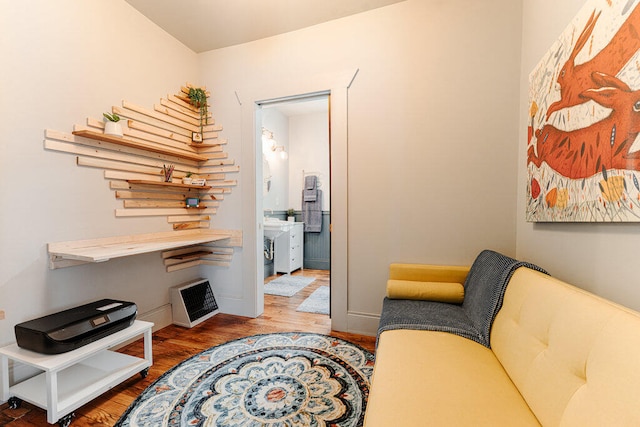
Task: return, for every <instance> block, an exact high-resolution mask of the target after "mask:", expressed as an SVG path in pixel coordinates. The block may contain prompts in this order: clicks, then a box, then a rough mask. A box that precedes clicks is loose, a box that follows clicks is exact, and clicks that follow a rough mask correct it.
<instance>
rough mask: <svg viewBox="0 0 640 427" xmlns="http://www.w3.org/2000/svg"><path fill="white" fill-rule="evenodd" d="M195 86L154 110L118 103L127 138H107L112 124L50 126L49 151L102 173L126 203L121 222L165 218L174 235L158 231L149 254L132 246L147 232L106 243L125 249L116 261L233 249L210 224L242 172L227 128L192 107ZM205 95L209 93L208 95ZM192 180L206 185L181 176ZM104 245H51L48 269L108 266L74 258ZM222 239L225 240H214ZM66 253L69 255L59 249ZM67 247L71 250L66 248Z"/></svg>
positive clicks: (117, 114)
mask: <svg viewBox="0 0 640 427" xmlns="http://www.w3.org/2000/svg"><path fill="white" fill-rule="evenodd" d="M192 89H199V88H197V87H195V86H193V85H190V84H187V85H186V86H184V87H181V88H180V91H179V93H178V94H176V95H169V96H167V97H166V98H161V99H160V102H159V104H156V105H154V106H153V108H152V109H149V108H145V107H142V106H139V105H136V104H133V103H131V102H129V101H126V100H124V101H122V106H113V107H112V109H111V113H105V117H106V116H107V114H109V116H111V117H112V118H113V117H118V118H119V121H120V122H123V121H124V122H125V123H126V125H127V126H123V135H122V136H114V135H109V134H107V133H105V125H106V123H105V122H104V121H103V120H99V119H95V118H87V121H86V124H85V125H78V124H76V125H75V126H74V128H73V131H72V132H71V133H67V132H61V131H56V130H52V129H47V130H46V132H45V140H44V148H45V149H46V150H51V151H58V152H63V153H68V154H72V155H74V156H76V163H77V165H78V166H82V167H89V168H98V169H102V170H104V178H105V179H106V180H107V181H108V183H109V188H110V189H111V190H112V191H113V193H114V196H115V198H116V199H117V200H118V201H122V207H121V208H116V209H115V216H116V217H117V218H129V217H158V216H164V217H166V218H167V224H168V227H169V228H170V229H171V230H173V232H167V233H164V232H159V233H153V235H154V236H155V237H154V238H152V239H151V241H153V242H154V243H147V244H145V245H143V247H144V248H145V249H144V250H143V252H136V250H133V251H129V250H128V249H127V248H126V246H127V245H128V244H132V243H133V244H134V248H137V247H138V246H139V242H141V241H147V238H148V236H149V235H138V236H136V235H133V236H119V237H113V238H108V239H107V244H108V245H112V244H116V246H117V242H121V244H122V245H123V246H121V247H120V248H119V249H117V250H116V251H115V254H116V255H111V256H110V257H111V258H113V257H117V256H126V255H127V254H130V255H134V254H135V253H144V252H153V251H162V250H167V249H176V248H179V247H181V246H190V245H193V244H202V243H208V244H215V245H223V246H228V245H227V243H226V242H224V239H219V238H217V237H216V238H215V239H213V240H210V239H209V238H210V237H211V236H210V234H212V233H213V234H216V236H220V235H221V234H224V233H220V232H219V231H218V230H211V229H210V226H211V224H210V221H211V216H212V215H215V214H216V212H217V209H218V208H219V207H220V204H221V203H222V202H223V201H224V196H225V194H229V193H230V192H231V191H232V188H233V187H235V186H236V185H237V180H235V179H229V178H228V176H227V174H233V173H237V172H239V171H240V167H239V166H237V165H236V164H235V161H234V160H233V159H229V156H228V154H227V153H226V152H225V149H224V147H225V146H226V145H227V141H226V140H225V139H221V138H219V132H220V131H222V126H220V125H218V124H216V123H215V120H214V119H213V117H212V116H211V113H210V112H209V111H208V110H207V109H205V110H204V111H202V110H201V108H200V106H199V107H196V106H194V105H192V103H191V102H190V100H189V96H188V94H189V92H190V91H191V90H192ZM205 94H206V96H208V93H207V92H206V91H205ZM205 99H206V98H205ZM108 120H109V119H108ZM203 120H204V121H203ZM194 132H196V133H200V135H201V137H202V142H200V143H194V142H193V140H192V135H193V133H194ZM192 175H194V176H197V177H198V179H200V180H201V181H197V182H194V184H195V183H200V182H202V183H205V185H192V184H185V183H183V178H186V177H191V176H192ZM184 182H189V181H188V179H187V180H186V181H184ZM191 198H197V199H198V200H199V202H198V206H197V207H193V206H189V205H188V204H187V203H186V200H187V199H191ZM185 231H189V232H192V233H193V232H199V231H200V232H201V234H202V235H201V236H199V238H197V239H196V241H193V242H192V241H190V240H189V239H187V241H185V242H182V238H183V237H184V235H182V234H181V233H183V232H185ZM172 233H177V234H175V236H174V235H173V234H172ZM160 236H161V237H160ZM240 236H241V232H240ZM174 237H175V238H174ZM203 239H204V240H203ZM208 239H209V240H208ZM102 240H103V239H88V240H82V241H78V242H76V243H77V245H73V242H63V243H50V244H49V255H50V263H49V265H50V267H51V268H61V267H68V266H72V265H76V264H79V263H85V262H100V261H103V260H105V259H100V261H98V260H94V259H92V257H91V256H90V257H88V259H86V258H85V257H84V255H80V256H79V257H76V255H77V254H76V253H75V252H74V251H75V250H77V249H78V247H81V246H83V245H84V244H85V243H86V242H89V243H88V244H87V245H88V246H92V243H91V242H95V244H99V243H97V242H100V241H102ZM218 240H223V241H221V242H218V243H212V242H215V241H218ZM234 241H235V246H238V243H239V245H240V246H241V244H242V239H241V237H240V239H239V241H238V240H237V239H236V240H234ZM165 243H166V245H165ZM74 246H77V247H74ZM231 246H232V247H233V245H231ZM232 247H231V248H232ZM60 248H64V250H62V251H59V250H58V249H60ZM69 248H72V249H73V251H67V249H69ZM98 258H100V257H98Z"/></svg>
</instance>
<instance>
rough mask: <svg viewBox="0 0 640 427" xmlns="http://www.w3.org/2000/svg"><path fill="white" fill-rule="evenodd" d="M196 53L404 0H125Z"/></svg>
mask: <svg viewBox="0 0 640 427" xmlns="http://www.w3.org/2000/svg"><path fill="white" fill-rule="evenodd" d="M125 1H126V2H127V3H129V4H130V5H131V6H133V7H134V8H135V9H137V10H138V11H139V12H140V13H142V14H143V15H144V16H146V17H147V18H149V19H150V20H151V21H153V22H154V23H155V24H156V25H158V26H159V27H161V28H162V29H164V30H165V31H167V32H168V33H169V34H171V35H172V36H173V37H175V38H176V39H178V40H179V41H181V42H182V43H183V44H184V45H186V46H187V47H189V48H190V49H191V50H193V51H194V52H196V53H200V52H206V51H208V50H213V49H219V48H222V47H228V46H233V45H236V44H241V43H247V42H250V41H254V40H259V39H262V38H265V37H271V36H275V35H278V34H283V33H286V32H289V31H295V30H299V29H301V28H306V27H310V26H312V25H317V24H321V23H323V22H327V21H331V20H334V19H338V18H343V17H345V16H349V15H354V14H357V13H361V12H365V11H368V10H372V9H377V8H379V7H383V6H387V5H390V4H393V3H399V2H400V1H404V0H268V1H267V0H125Z"/></svg>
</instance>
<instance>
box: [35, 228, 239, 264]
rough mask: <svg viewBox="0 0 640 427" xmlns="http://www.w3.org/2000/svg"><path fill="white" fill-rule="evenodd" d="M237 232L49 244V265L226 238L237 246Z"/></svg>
mask: <svg viewBox="0 0 640 427" xmlns="http://www.w3.org/2000/svg"><path fill="white" fill-rule="evenodd" d="M239 233H240V235H241V231H237V230H209V229H199V230H182V231H168V232H159V233H149V234H136V235H129V236H118V237H106V238H100V239H89V240H75V241H69V242H58V243H49V244H48V252H49V258H50V262H49V268H51V269H56V268H63V267H71V266H74V265H79V264H85V263H91V262H104V261H108V260H110V259H111V258H120V257H125V256H130V255H139V254H144V253H149V252H157V251H163V250H167V249H175V248H180V247H184V246H191V245H198V244H203V243H212V242H219V241H225V240H229V241H230V245H234V246H241V238H240V239H238V238H237V236H238V234H239ZM238 240H240V245H238V244H237V243H238Z"/></svg>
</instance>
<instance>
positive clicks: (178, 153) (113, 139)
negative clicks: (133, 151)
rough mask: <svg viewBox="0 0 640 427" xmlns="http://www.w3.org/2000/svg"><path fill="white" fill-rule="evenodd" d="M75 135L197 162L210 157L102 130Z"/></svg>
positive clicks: (84, 131)
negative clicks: (106, 133)
mask: <svg viewBox="0 0 640 427" xmlns="http://www.w3.org/2000/svg"><path fill="white" fill-rule="evenodd" d="M72 133H73V134H74V135H77V136H82V137H84V138H89V139H94V140H97V141H104V142H110V143H112V144H117V145H122V146H125V147H129V148H139V149H141V150H146V151H150V152H152V153H158V154H165V155H168V156H175V157H180V158H182V159H187V160H194V161H196V162H206V161H208V160H209V158H208V157H205V156H202V155H200V154H196V153H189V152H187V151H182V150H179V149H177V148H171V147H159V146H156V145H151V144H145V143H142V142H136V141H132V140H130V139H126V138H121V137H118V136H113V135H105V134H104V133H100V132H93V131H90V130H77V131H73V132H72Z"/></svg>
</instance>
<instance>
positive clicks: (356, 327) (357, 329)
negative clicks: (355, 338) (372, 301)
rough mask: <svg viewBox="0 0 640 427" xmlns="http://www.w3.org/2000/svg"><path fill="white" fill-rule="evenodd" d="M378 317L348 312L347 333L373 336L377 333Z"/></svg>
mask: <svg viewBox="0 0 640 427" xmlns="http://www.w3.org/2000/svg"><path fill="white" fill-rule="evenodd" d="M378 323H380V315H377V314H370V313H358V312H354V311H350V312H348V313H347V325H348V332H351V333H353V334H361V335H368V336H375V335H376V333H377V332H378Z"/></svg>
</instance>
